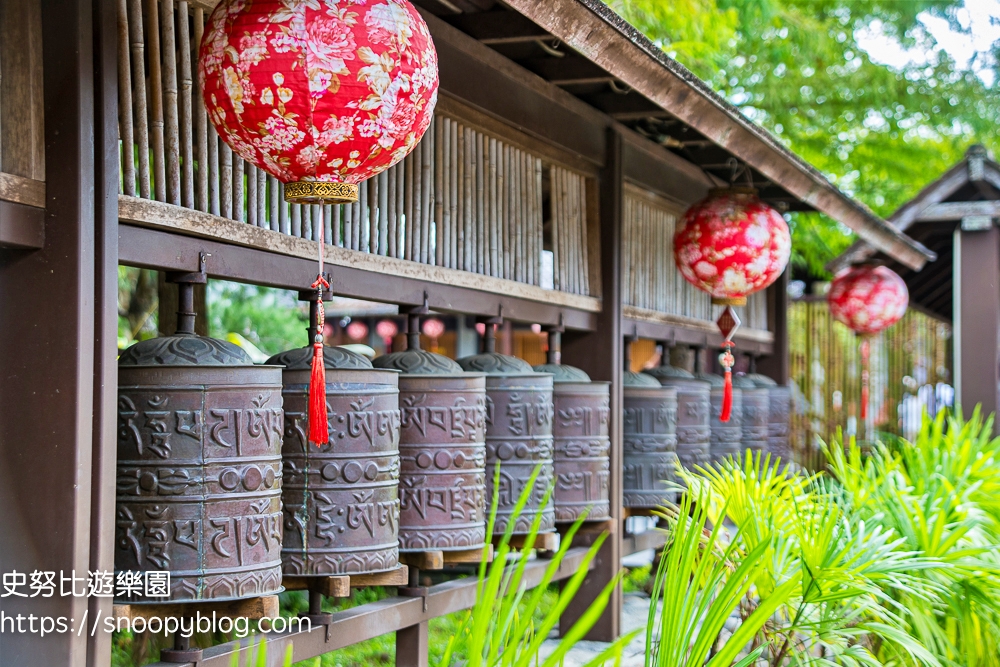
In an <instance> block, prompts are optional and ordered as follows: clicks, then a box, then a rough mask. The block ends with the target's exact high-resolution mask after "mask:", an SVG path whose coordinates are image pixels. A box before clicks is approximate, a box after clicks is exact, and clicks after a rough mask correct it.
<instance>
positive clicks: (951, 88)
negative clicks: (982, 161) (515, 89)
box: [612, 0, 1000, 275]
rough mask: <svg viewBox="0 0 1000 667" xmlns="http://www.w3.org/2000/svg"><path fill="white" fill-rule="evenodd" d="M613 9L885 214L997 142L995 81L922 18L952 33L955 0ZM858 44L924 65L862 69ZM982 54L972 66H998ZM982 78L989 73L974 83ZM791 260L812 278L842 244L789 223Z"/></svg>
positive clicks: (629, 1)
mask: <svg viewBox="0 0 1000 667" xmlns="http://www.w3.org/2000/svg"><path fill="white" fill-rule="evenodd" d="M612 7H613V8H614V9H615V10H616V11H618V12H619V13H621V14H622V16H624V17H625V18H626V19H627V20H629V21H630V22H631V23H632V24H634V25H635V26H636V27H638V28H639V29H640V30H642V31H643V32H645V33H646V34H647V35H649V36H650V38H651V39H653V41H654V42H656V43H657V44H658V45H659V46H661V47H662V48H663V49H664V50H665V51H667V52H668V53H669V54H670V55H672V56H674V57H675V58H677V59H678V60H679V61H680V62H681V63H682V64H684V65H686V66H687V67H689V68H690V69H691V70H692V71H693V72H694V73H695V74H697V75H698V76H700V77H701V78H703V79H705V80H706V81H707V82H708V83H709V84H710V85H711V86H712V87H713V88H715V90H717V91H718V92H719V93H720V94H722V95H723V96H725V97H726V98H727V99H728V100H729V101H730V102H732V103H733V104H734V105H736V106H737V107H738V108H739V109H740V110H741V111H742V112H743V113H744V114H745V115H746V116H747V117H749V118H750V119H752V120H754V121H756V122H758V123H760V124H761V125H763V126H764V127H766V128H767V129H769V130H770V131H772V132H773V133H774V134H775V135H777V136H778V137H779V138H780V139H781V140H782V141H784V142H785V143H786V144H787V145H788V146H789V147H790V148H791V149H792V150H794V151H795V152H796V153H798V154H799V155H801V156H802V157H803V158H805V159H806V160H807V161H809V162H810V163H812V164H813V165H815V166H816V167H817V168H819V169H820V170H821V171H822V172H824V173H825V174H826V175H827V176H828V177H829V178H830V179H831V180H832V181H833V182H834V183H835V184H837V185H838V186H839V187H840V188H841V189H843V190H844V191H846V192H848V193H849V194H851V195H853V196H855V197H857V198H858V199H859V200H861V201H862V202H864V203H865V204H867V205H869V206H870V207H871V208H872V209H874V210H875V212H876V213H878V214H880V215H883V216H885V215H888V214H890V213H891V212H892V211H893V210H895V209H896V208H897V207H898V206H899V205H901V204H902V203H904V202H905V201H906V200H908V199H909V198H911V197H913V196H914V195H915V194H916V193H917V192H918V191H919V190H920V188H922V187H923V186H924V185H925V184H926V183H927V182H929V181H930V180H932V179H933V178H936V177H937V176H938V175H939V174H940V173H942V172H943V171H945V170H946V169H947V168H948V167H950V166H951V165H952V164H954V163H955V162H957V161H958V160H960V159H961V158H962V155H963V153H964V151H965V149H966V148H967V147H968V146H969V145H970V144H972V143H976V142H980V143H984V144H986V145H987V147H990V148H996V147H998V146H1000V135H998V127H1000V104H998V103H997V102H998V100H997V95H996V89H995V84H993V82H992V81H990V84H991V85H987V83H984V81H983V79H982V78H980V76H978V75H977V73H976V72H975V71H973V69H975V68H966V67H962V66H960V64H958V63H955V62H954V61H953V60H952V59H951V58H950V57H949V56H948V55H947V53H946V52H945V51H944V50H942V49H941V48H940V45H939V44H938V43H937V42H936V41H935V39H934V38H933V37H932V36H931V35H930V34H929V33H928V31H927V30H926V29H925V28H924V26H923V24H922V23H921V22H920V20H919V17H920V15H921V13H923V12H929V13H930V14H932V15H934V16H936V17H940V18H943V19H945V20H947V21H948V23H949V25H950V26H951V27H952V28H953V29H955V30H959V31H964V32H968V30H967V29H966V28H963V26H962V23H961V21H959V12H960V10H961V9H962V7H963V2H962V0H906V1H900V0H683V1H680V2H665V1H663V0H614V1H613V2H612ZM866 34H876V35H879V36H880V38H881V39H892V40H898V41H899V42H900V43H901V44H902V45H903V46H904V47H916V48H918V49H922V50H923V52H924V53H926V56H927V58H926V59H927V62H925V63H921V62H914V63H911V64H907V65H905V66H904V67H902V68H901V69H895V68H893V67H889V66H886V65H883V64H880V63H876V62H873V61H872V60H871V58H870V57H869V55H868V54H867V53H866V52H865V51H864V50H863V49H862V47H861V44H860V42H861V41H862V39H861V38H862V37H863V36H864V35H866ZM998 51H1000V45H997V44H995V45H994V49H993V52H992V53H980V54H977V59H978V60H977V63H978V64H979V65H981V67H980V68H979V69H983V68H988V69H992V70H993V72H994V73H995V69H996V53H997V52H998ZM984 78H987V80H989V77H984ZM792 227H793V238H794V241H795V251H796V252H795V255H794V256H793V261H794V262H795V263H796V265H798V266H799V267H801V268H804V269H807V270H809V271H810V272H811V273H813V274H814V275H822V273H823V269H822V266H823V264H824V263H825V262H826V261H828V260H829V259H831V258H832V257H833V256H835V255H836V254H837V253H839V252H840V251H842V250H843V249H844V248H845V247H846V246H847V245H848V244H849V243H850V242H851V241H852V238H851V234H850V231H849V230H848V229H846V228H844V227H842V226H840V225H837V224H835V223H833V222H832V221H831V220H829V219H827V218H824V217H822V216H819V215H815V214H799V215H796V216H794V219H793V224H792Z"/></svg>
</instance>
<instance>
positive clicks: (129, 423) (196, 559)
mask: <svg viewBox="0 0 1000 667" xmlns="http://www.w3.org/2000/svg"><path fill="white" fill-rule="evenodd" d="M171 279H172V281H174V282H178V283H179V292H180V294H179V297H180V298H179V304H180V309H179V312H178V332H177V333H176V334H175V335H173V336H165V337H161V338H154V339H150V340H146V341H142V342H140V343H136V344H135V345H133V346H132V347H130V348H128V349H127V350H125V351H124V352H123V353H122V354H121V357H120V358H119V360H118V461H117V484H116V486H117V498H116V539H115V569H116V570H118V571H154V570H156V571H167V572H169V573H170V584H171V586H170V595H169V596H166V597H156V598H153V597H147V596H144V597H138V598H135V599H129V600H127V601H128V602H131V603H133V604H134V603H137V602H143V601H149V602H154V601H155V602H165V601H174V602H185V601H197V600H236V599H241V598H248V597H254V596H259V595H268V594H273V593H278V592H280V591H281V590H282V588H281V540H282V531H281V487H282V466H281V445H282V399H281V369H279V368H276V367H269V366H254V365H253V363H252V361H251V360H250V358H249V357H248V356H247V354H246V353H245V352H244V351H243V350H241V349H240V348H239V347H237V346H236V345H233V344H231V343H227V342H225V341H220V340H215V339H212V338H205V337H202V336H197V335H195V334H194V307H193V298H192V292H191V290H192V286H193V283H195V282H204V280H205V277H204V273H201V274H183V275H174V276H172V277H171Z"/></svg>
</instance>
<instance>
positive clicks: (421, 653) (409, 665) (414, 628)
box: [396, 621, 430, 667]
mask: <svg viewBox="0 0 1000 667" xmlns="http://www.w3.org/2000/svg"><path fill="white" fill-rule="evenodd" d="M427 649H428V645H427V622H426V621H424V622H423V623H417V624H416V625H411V626H409V627H407V628H403V629H402V630H396V667H428V666H429V665H430V659H429V658H428V656H427Z"/></svg>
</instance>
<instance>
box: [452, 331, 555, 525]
mask: <svg viewBox="0 0 1000 667" xmlns="http://www.w3.org/2000/svg"><path fill="white" fill-rule="evenodd" d="M500 321H501V320H500V318H489V319H487V320H484V321H483V323H484V324H485V325H486V330H485V332H484V336H483V352H482V353H481V354H476V355H472V356H469V357H465V358H463V359H459V360H458V363H459V364H461V366H462V368H463V369H465V370H467V371H473V372H479V373H485V374H486V494H487V496H486V497H487V503H489V502H490V499H491V498H492V497H493V493H494V490H493V475H494V467H495V465H496V463H497V462H498V461H499V463H500V488H499V489H497V490H496V493H497V494H498V500H497V519H496V524H495V526H494V534H496V535H500V534H503V532H504V531H505V530H506V527H507V523H508V521H509V520H510V518H511V517H510V514H511V510H512V509H513V508H514V505H515V504H516V502H517V500H518V498H519V497H520V495H521V492H522V490H523V486H524V484H525V483H526V482H527V481H528V479H529V478H530V476H531V474H532V472H533V471H534V469H535V467H536V466H541V471H540V472H539V474H538V477H537V478H536V481H535V489H534V493H533V494H532V496H531V498H530V500H529V501H528V504H527V505H525V507H524V509H523V510H522V512H521V515H520V516H519V517H518V518H517V524H516V525H515V527H514V530H513V533H514V534H515V535H523V534H526V533H527V532H529V530H530V527H531V523H532V522H533V521H534V519H535V517H536V516H538V514H539V512H541V515H542V520H541V526H540V529H539V531H540V532H543V533H544V532H551V531H552V530H553V529H554V528H555V507H554V504H553V503H552V502H549V504H548V505H547V506H545V507H544V508H542V500H543V499H544V497H545V494H546V492H547V490H548V487H549V484H551V483H552V482H553V476H554V468H553V460H552V456H553V441H552V375H551V374H549V373H536V372H535V371H534V370H532V368H531V366H530V365H529V364H528V362H526V361H524V360H522V359H518V358H517V357H512V356H510V355H506V354H500V353H498V352H497V351H496V331H495V327H496V325H497V324H499V323H500Z"/></svg>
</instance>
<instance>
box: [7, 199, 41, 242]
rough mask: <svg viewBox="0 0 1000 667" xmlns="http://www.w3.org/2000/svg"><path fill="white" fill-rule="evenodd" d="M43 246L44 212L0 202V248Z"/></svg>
mask: <svg viewBox="0 0 1000 667" xmlns="http://www.w3.org/2000/svg"><path fill="white" fill-rule="evenodd" d="M44 245H45V210H44V209H40V208H35V207H34V206H23V205H21V204H14V203H11V202H8V201H0V248H41V247H42V246H44Z"/></svg>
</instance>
